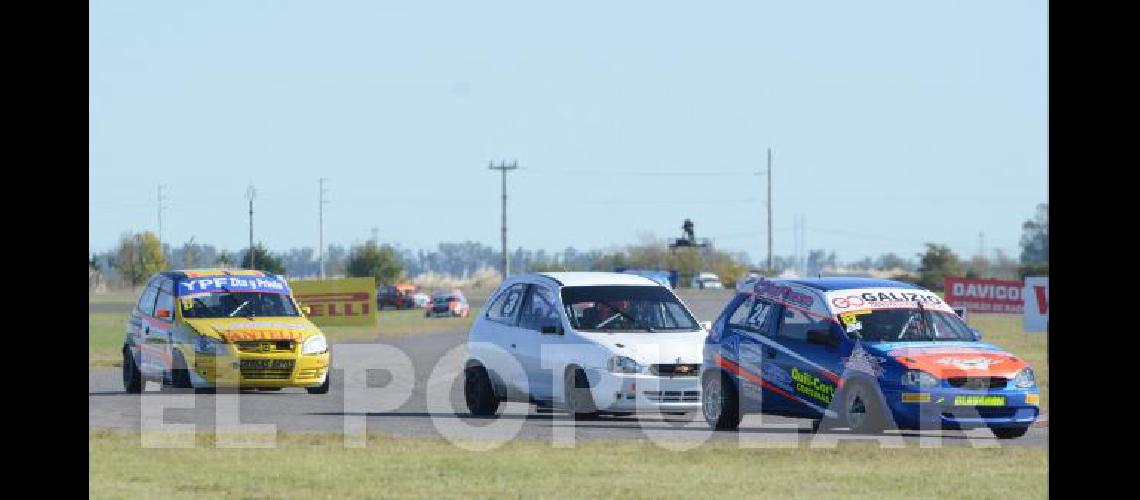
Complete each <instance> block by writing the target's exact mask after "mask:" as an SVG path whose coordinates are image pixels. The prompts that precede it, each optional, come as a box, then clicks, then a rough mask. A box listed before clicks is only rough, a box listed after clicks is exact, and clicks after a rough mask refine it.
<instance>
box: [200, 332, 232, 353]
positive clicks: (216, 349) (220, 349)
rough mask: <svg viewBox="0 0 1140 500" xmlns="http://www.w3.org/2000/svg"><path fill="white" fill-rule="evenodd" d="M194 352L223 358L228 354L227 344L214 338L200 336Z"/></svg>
mask: <svg viewBox="0 0 1140 500" xmlns="http://www.w3.org/2000/svg"><path fill="white" fill-rule="evenodd" d="M194 352H196V353H198V354H209V355H212V356H222V355H224V354H225V353H226V343H225V342H222V341H221V340H218V339H216V338H213V337H207V336H205V335H199V336H198V340H197V341H195V342H194Z"/></svg>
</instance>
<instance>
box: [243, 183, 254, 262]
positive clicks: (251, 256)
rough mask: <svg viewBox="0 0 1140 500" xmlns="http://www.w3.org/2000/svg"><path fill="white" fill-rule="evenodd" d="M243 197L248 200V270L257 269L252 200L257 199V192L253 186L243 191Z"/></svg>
mask: <svg viewBox="0 0 1140 500" xmlns="http://www.w3.org/2000/svg"><path fill="white" fill-rule="evenodd" d="M245 197H246V198H248V199H249V268H250V269H257V254H255V253H253V199H254V198H256V197H257V190H256V189H254V188H253V185H250V186H249V188H248V189H246V190H245Z"/></svg>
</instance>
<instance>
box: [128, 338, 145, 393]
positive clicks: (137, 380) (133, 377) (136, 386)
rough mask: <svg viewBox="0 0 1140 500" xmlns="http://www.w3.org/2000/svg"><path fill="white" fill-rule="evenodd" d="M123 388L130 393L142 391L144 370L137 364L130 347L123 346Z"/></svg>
mask: <svg viewBox="0 0 1140 500" xmlns="http://www.w3.org/2000/svg"><path fill="white" fill-rule="evenodd" d="M123 390H125V391H127V393H129V394H138V393H140V392H142V372H140V371H139V367H138V365H137V364H135V357H134V355H133V354H131V348H130V347H124V348H123Z"/></svg>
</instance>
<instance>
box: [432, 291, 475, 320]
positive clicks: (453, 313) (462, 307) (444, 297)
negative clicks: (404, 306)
mask: <svg viewBox="0 0 1140 500" xmlns="http://www.w3.org/2000/svg"><path fill="white" fill-rule="evenodd" d="M470 313H471V306H470V305H469V304H468V303H467V297H465V296H464V295H463V292H461V291H460V290H459V289H458V288H455V289H452V290H448V291H440V292H435V293H432V294H431V303H430V304H428V305H427V307H426V308H425V309H424V316H426V317H428V318H433V317H437V316H444V317H459V318H466V317H467V315H468V314H470Z"/></svg>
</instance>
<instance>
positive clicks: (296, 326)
mask: <svg viewBox="0 0 1140 500" xmlns="http://www.w3.org/2000/svg"><path fill="white" fill-rule="evenodd" d="M306 314H307V311H305V310H304V309H303V308H302V307H300V306H298V304H297V302H296V300H294V298H293V294H292V291H291V290H290V289H289V285H288V283H287V282H286V281H285V278H283V277H281V276H277V275H273V274H268V273H264V272H261V271H251V270H228V269H202V270H184V271H165V272H161V273H158V274H156V275H154V276H153V277H151V279H150V281H149V282H148V283H147V286H146V288H145V289H143V292H142V294H141V295H140V296H139V300H138V303H137V304H136V305H135V308H134V309H133V310H132V311H131V317H130V320H129V321H128V323H127V331H126V337H125V339H124V341H123V387H124V388H125V389H126V391H127V392H130V393H138V392H141V391H142V389H143V386H144V384H145V382H146V381H148V380H151V381H160V382H161V383H162V384H163V385H169V386H173V387H176V388H194V389H195V390H196V392H206V391H210V390H212V389H214V388H217V387H235V388H252V389H261V390H277V389H281V388H285V387H304V388H305V389H306V390H307V391H308V392H309V393H310V394H325V393H327V392H328V390H329V384H330V382H329V373H328V372H329V358H330V355H329V346H328V341H327V340H326V339H325V336H324V334H322V333H321V331H320V329H318V328H317V327H316V326H315V325H313V323H312V322H310V321H309V320H308V318H306Z"/></svg>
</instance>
